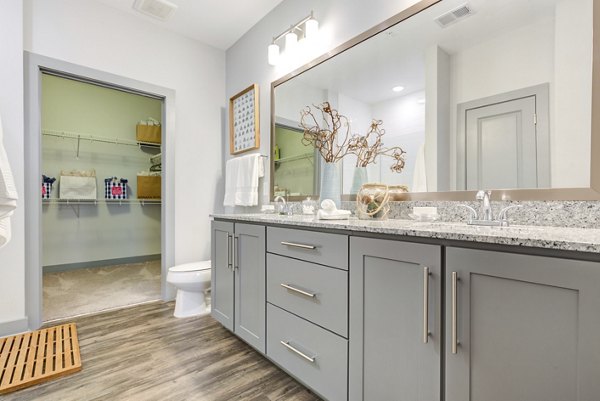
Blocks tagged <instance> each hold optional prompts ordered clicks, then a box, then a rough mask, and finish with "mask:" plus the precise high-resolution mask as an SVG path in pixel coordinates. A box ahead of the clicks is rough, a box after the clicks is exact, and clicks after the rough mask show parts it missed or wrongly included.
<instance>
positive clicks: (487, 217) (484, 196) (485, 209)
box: [476, 191, 494, 221]
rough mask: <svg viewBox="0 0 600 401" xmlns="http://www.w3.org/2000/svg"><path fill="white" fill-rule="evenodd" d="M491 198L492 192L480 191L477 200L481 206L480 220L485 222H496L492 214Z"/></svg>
mask: <svg viewBox="0 0 600 401" xmlns="http://www.w3.org/2000/svg"><path fill="white" fill-rule="evenodd" d="M490 196H492V191H478V192H477V195H476V198H477V200H478V201H480V206H479V210H480V211H479V220H483V221H492V220H494V215H493V213H492V205H491V203H490Z"/></svg>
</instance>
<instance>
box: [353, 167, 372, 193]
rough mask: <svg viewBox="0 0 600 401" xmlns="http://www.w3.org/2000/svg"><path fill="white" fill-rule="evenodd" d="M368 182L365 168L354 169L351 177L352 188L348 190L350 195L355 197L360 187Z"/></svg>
mask: <svg viewBox="0 0 600 401" xmlns="http://www.w3.org/2000/svg"><path fill="white" fill-rule="evenodd" d="M367 182H368V175H367V168H366V167H355V168H354V177H352V187H351V188H350V194H351V195H356V194H357V193H358V191H360V187H362V185H363V184H365V183H367Z"/></svg>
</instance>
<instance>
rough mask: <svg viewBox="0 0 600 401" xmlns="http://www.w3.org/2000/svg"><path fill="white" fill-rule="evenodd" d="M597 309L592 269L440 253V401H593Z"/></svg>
mask: <svg viewBox="0 0 600 401" xmlns="http://www.w3.org/2000/svg"><path fill="white" fill-rule="evenodd" d="M598 305H600V265H599V264H598V263H593V262H584V261H574V260H568V259H558V258H548V257H541V256H528V255H518V254H511V253H501V252H491V251H480V250H469V249H459V248H447V251H446V379H445V386H446V400H447V401H469V400H471V401H479V400H486V401H513V400H514V401H520V400H526V401H591V400H599V399H600V332H599V331H598V329H599V328H600V310H599V309H598Z"/></svg>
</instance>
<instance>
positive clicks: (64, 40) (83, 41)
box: [0, 0, 227, 334]
mask: <svg viewBox="0 0 600 401" xmlns="http://www.w3.org/2000/svg"><path fill="white" fill-rule="evenodd" d="M0 37H1V38H2V40H0V54H2V63H0V88H2V91H1V92H0V114H1V115H2V117H3V119H4V121H3V128H4V132H5V135H4V144H5V146H6V148H7V151H8V156H9V159H10V161H11V163H12V166H13V170H14V174H15V176H16V177H15V178H16V184H17V190H18V191H19V192H20V194H21V195H22V191H23V187H24V163H23V153H24V132H23V130H24V128H23V120H24V115H23V49H25V50H28V51H31V52H33V53H38V54H41V55H44V56H48V57H53V58H57V59H62V60H65V61H68V62H71V63H75V64H79V65H83V66H86V67H90V68H95V69H98V70H102V71H106V72H109V73H113V74H118V75H121V76H125V77H129V78H133V79H136V80H139V81H144V82H148V83H151V84H154V85H158V86H162V87H167V88H171V89H174V90H175V91H176V113H175V115H176V119H177V121H176V126H177V129H176V143H177V145H176V149H175V154H176V162H175V169H176V175H175V199H177V205H176V208H175V239H174V240H175V262H176V263H182V262H187V261H192V260H197V259H205V258H208V257H209V255H210V225H209V221H210V220H209V217H208V214H209V213H212V212H213V211H214V210H219V208H220V204H221V202H222V191H223V185H222V182H221V181H222V171H221V166H222V158H223V156H222V155H223V154H224V152H225V145H227V143H226V142H225V140H224V133H223V124H224V121H225V117H224V113H225V97H224V88H225V54H224V52H222V51H220V50H217V49H214V48H212V47H209V46H206V45H203V44H200V43H198V42H197V41H194V40H191V39H187V38H184V37H182V36H180V35H177V34H174V33H172V32H170V31H167V30H163V29H161V28H157V26H156V25H154V24H151V23H148V22H145V21H143V20H142V19H138V18H136V17H134V16H131V15H128V14H125V13H122V12H119V11H117V10H115V9H112V8H110V7H108V6H104V5H101V4H99V3H95V2H89V1H85V2H83V1H76V0H26V1H24V2H21V1H15V0H0ZM19 206H20V207H19V208H18V209H17V212H16V214H15V216H14V218H13V240H12V242H11V243H10V244H9V245H8V246H6V247H5V248H3V249H0V334H3V333H8V332H16V331H19V330H22V329H24V328H26V323H25V320H24V319H25V316H24V315H25V304H26V299H25V290H24V280H25V240H24V216H25V213H26V211H25V210H24V209H23V201H22V200H20V201H19Z"/></svg>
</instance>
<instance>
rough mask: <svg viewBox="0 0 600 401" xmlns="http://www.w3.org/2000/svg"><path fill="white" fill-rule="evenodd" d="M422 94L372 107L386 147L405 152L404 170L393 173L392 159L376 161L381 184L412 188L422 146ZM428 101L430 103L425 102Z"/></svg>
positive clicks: (398, 98) (423, 95)
mask: <svg viewBox="0 0 600 401" xmlns="http://www.w3.org/2000/svg"><path fill="white" fill-rule="evenodd" d="M423 99H425V92H424V91H417V92H413V93H409V94H407V95H404V96H399V97H395V98H393V99H390V100H386V101H384V102H380V103H376V104H374V105H372V106H371V110H372V113H373V118H375V119H377V120H382V121H383V128H384V129H385V146H386V147H393V146H400V147H401V148H402V149H404V151H405V152H406V155H405V162H406V165H405V167H404V170H402V172H401V173H400V174H398V173H395V172H392V171H391V170H390V166H391V164H392V163H393V159H391V158H388V157H385V158H379V160H378V161H377V166H378V168H379V170H380V176H379V177H378V178H379V180H380V182H385V183H388V184H394V185H406V186H408V188H409V189H411V188H412V187H413V174H414V171H415V163H416V160H417V154H418V151H419V147H420V146H421V145H422V144H424V143H425V104H423V103H422V102H419V101H420V100H423ZM427 101H429V99H427Z"/></svg>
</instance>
